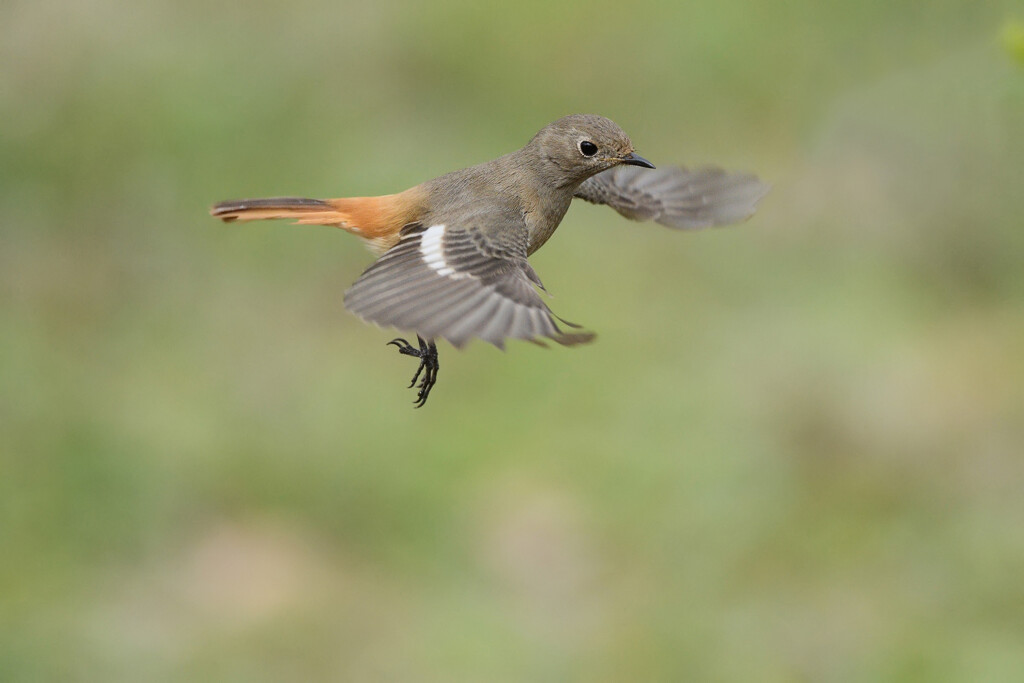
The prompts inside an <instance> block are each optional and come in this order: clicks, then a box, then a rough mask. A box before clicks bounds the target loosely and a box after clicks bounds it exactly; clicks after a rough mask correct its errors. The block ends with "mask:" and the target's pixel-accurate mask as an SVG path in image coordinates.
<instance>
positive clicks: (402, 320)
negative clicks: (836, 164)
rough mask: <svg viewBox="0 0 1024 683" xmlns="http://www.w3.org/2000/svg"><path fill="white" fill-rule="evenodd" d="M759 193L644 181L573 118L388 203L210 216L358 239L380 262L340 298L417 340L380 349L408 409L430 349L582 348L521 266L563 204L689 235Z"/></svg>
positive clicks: (690, 174) (722, 178)
mask: <svg viewBox="0 0 1024 683" xmlns="http://www.w3.org/2000/svg"><path fill="white" fill-rule="evenodd" d="M767 191H768V186H767V185H765V184H764V183H762V182H760V181H759V180H758V179H757V178H756V177H755V176H753V175H750V174H738V173H726V172H724V171H721V170H719V169H715V168H706V169H698V170H695V171H688V170H686V169H684V168H678V167H673V168H668V169H657V170H656V169H655V168H654V165H653V164H652V163H651V162H649V161H647V160H646V159H644V158H643V157H640V156H638V155H637V154H636V153H635V152H634V151H633V143H632V142H630V140H629V137H628V136H627V135H626V134H625V133H624V132H623V131H622V129H621V128H619V127H618V126H617V125H615V123H613V122H612V121H610V120H608V119H606V118H604V117H602V116H595V115H591V114H576V115H572V116H566V117H563V118H561V119H558V120H557V121H555V122H554V123H551V124H549V125H547V126H545V127H544V128H542V129H541V130H540V132H539V133H537V134H536V135H535V136H534V137H533V139H532V140H530V142H529V143H527V145H526V146H525V147H523V148H522V149H520V150H518V151H515V152H512V153H511V154H506V155H505V156H503V157H500V158H498V159H495V160H493V161H488V162H487V163H483V164H480V165H478V166H471V167H470V168H465V169H462V170H461V171H454V172H452V173H448V174H447V175H443V176H441V177H439V178H435V179H433V180H428V181H427V182H425V183H421V184H419V185H416V186H415V187H412V188H410V189H408V190H405V191H404V192H399V193H398V194H391V195H383V196H379V197H345V198H341V199H305V198H300V197H274V198H270V199H239V200H231V201H225V202H220V203H219V204H216V205H215V206H214V207H213V208H212V209H211V210H210V213H211V215H213V216H216V217H217V218H220V219H221V220H223V221H225V222H230V221H236V220H238V221H248V220H258V219H264V218H292V219H295V220H296V222H298V223H302V224H314V225H333V226H335V227H339V228H342V229H344V230H347V231H348V232H351V233H353V234H354V235H357V236H359V237H361V238H363V239H364V240H365V241H366V242H367V244H368V245H369V246H370V248H371V249H372V250H374V251H375V252H376V253H378V254H380V257H379V258H378V259H377V261H376V262H374V263H373V265H371V266H370V267H369V268H368V269H367V270H366V271H365V272H364V273H363V274H362V276H360V278H359V279H358V280H356V282H355V284H353V285H352V287H351V288H350V289H349V290H348V292H346V293H345V305H346V306H347V307H348V309H349V310H351V311H352V312H353V313H355V314H356V315H358V316H360V317H361V318H363V320H366V321H369V322H372V323H376V324H378V325H384V326H392V327H396V328H398V329H399V330H407V331H409V332H413V333H415V334H416V335H417V339H418V341H419V344H418V346H417V347H414V346H413V345H411V344H410V343H409V342H408V341H406V340H405V339H402V338H398V339H394V340H392V341H390V342H388V343H389V344H394V345H395V346H397V347H398V350H399V352H400V353H403V354H405V355H409V356H415V357H416V358H419V359H420V364H419V367H418V369H417V370H416V374H415V375H414V376H413V379H412V383H411V384H410V385H409V386H410V387H413V386H417V385H416V382H417V380H420V383H419V385H418V386H417V389H418V394H417V398H416V401H415V403H416V406H417V407H420V406H422V405H423V404H424V403H425V402H426V400H427V397H428V396H429V395H430V390H431V388H432V387H433V386H434V383H435V382H436V381H437V370H438V367H439V365H438V360H437V347H436V346H435V344H434V340H435V339H438V338H444V339H447V340H448V341H449V342H451V344H452V345H453V346H455V347H459V348H461V347H462V346H464V345H465V344H466V343H467V342H468V341H469V340H470V339H472V338H474V337H479V338H480V339H483V340H485V341H488V342H490V343H492V344H494V345H495V346H497V347H498V348H504V344H505V340H506V339H524V340H527V341H532V342H534V343H541V341H540V340H541V339H543V338H548V339H552V340H554V341H556V342H558V343H559V344H563V345H566V346H572V345H575V344H582V343H585V342H589V341H591V340H592V339H593V338H594V335H593V333H590V332H583V331H580V329H579V327H578V326H577V325H573V324H571V323H568V322H566V321H565V320H562V319H561V318H558V317H557V316H556V315H555V314H554V313H552V312H551V309H549V308H548V307H547V305H546V304H545V303H544V301H543V300H542V299H541V297H540V294H538V292H537V289H538V288H539V289H541V290H543V289H544V286H543V285H542V284H541V281H540V278H539V277H538V276H537V273H536V272H535V271H534V270H533V268H532V267H531V266H530V264H529V262H528V261H527V260H526V257H527V256H529V255H530V254H532V253H533V252H535V251H537V249H540V247H541V246H543V244H544V243H545V242H546V241H547V240H548V238H549V237H551V235H552V233H554V231H555V228H557V227H558V224H559V223H560V222H561V221H562V217H563V216H564V215H565V212H566V211H567V210H568V209H569V204H571V203H572V200H573V198H574V197H578V198H580V199H583V200H585V201H588V202H592V203H594V204H607V205H608V206H610V207H612V208H613V209H615V210H616V211H618V212H619V213H621V214H622V215H623V216H625V217H627V218H631V219H633V220H638V221H645V220H654V221H657V222H658V223H661V224H662V225H665V226H668V227H670V228H677V229H690V228H703V227H708V226H713V225H724V224H727V223H734V222H736V221H740V220H743V219H745V218H748V217H749V216H751V215H752V214H753V213H754V209H755V207H756V205H757V202H758V201H759V200H760V199H761V198H762V197H763V196H764V195H765V193H766V192H767ZM559 323H562V324H563V325H565V326H566V327H568V328H570V329H571V330H572V331H563V330H562V328H561V327H560V326H559ZM542 345H543V344H542ZM421 375H422V379H420V377H421Z"/></svg>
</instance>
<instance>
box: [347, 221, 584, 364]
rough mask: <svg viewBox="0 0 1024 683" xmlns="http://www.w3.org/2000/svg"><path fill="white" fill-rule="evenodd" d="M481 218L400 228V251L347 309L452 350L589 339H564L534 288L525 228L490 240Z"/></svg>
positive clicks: (364, 283) (361, 285) (378, 267)
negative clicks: (479, 344) (472, 344)
mask: <svg viewBox="0 0 1024 683" xmlns="http://www.w3.org/2000/svg"><path fill="white" fill-rule="evenodd" d="M481 219H486V217H485V216H482V217H477V219H476V220H470V221H466V222H465V224H464V225H445V224H437V225H429V226H428V225H420V224H412V225H408V226H406V227H405V228H404V229H403V234H402V237H401V239H400V241H399V242H398V244H397V245H395V246H394V247H392V248H391V249H390V250H388V251H387V252H386V253H385V254H384V255H383V256H381V257H380V258H379V259H378V260H377V261H376V262H375V263H374V264H373V265H372V266H370V267H369V268H368V269H367V270H366V272H364V273H363V274H362V276H360V278H359V279H358V280H356V282H355V284H353V285H352V287H351V288H350V289H349V290H348V292H346V293H345V305H346V306H347V307H348V309H349V310H351V311H352V312H353V313H355V314H356V315H358V316H360V317H361V318H363V319H364V320H367V321H369V322H373V323H376V324H378V325H384V326H393V327H396V328H398V329H401V330H409V331H412V332H415V333H416V334H418V335H420V336H421V337H424V338H427V339H437V338H442V337H443V338H444V339H447V340H448V341H449V342H451V343H452V344H453V345H454V346H456V347H461V346H463V345H464V344H466V342H468V341H469V340H470V339H472V338H473V337H479V338H481V339H483V340H485V341H488V342H490V343H491V344H494V345H495V346H497V347H499V348H504V344H505V340H506V339H509V338H513V339H525V340H531V341H537V340H538V339H539V338H543V337H547V338H550V339H553V340H554V341H556V342H558V343H559V344H565V345H573V344H580V343H584V342H588V341H590V340H591V339H593V337H594V335H593V334H592V333H589V332H578V333H566V332H563V331H562V330H561V329H560V328H559V326H558V324H557V323H556V320H559V319H557V318H556V316H555V315H554V314H553V313H552V312H551V310H550V309H549V308H548V307H547V306H546V305H545V304H544V302H543V301H542V300H541V298H540V295H539V294H538V293H537V290H536V289H534V285H538V286H539V285H540V280H539V278H538V277H537V274H536V273H535V272H534V270H533V268H532V267H530V264H529V263H528V262H527V261H526V245H527V229H526V226H525V224H521V223H520V224H513V226H512V227H510V228H509V227H506V228H503V229H502V230H501V231H497V232H496V234H495V236H489V235H488V234H485V233H484V231H482V230H481V229H480V227H479V225H480V222H479V220H481ZM506 225H507V223H506ZM561 322H563V323H565V321H561ZM565 324H567V325H569V323H565Z"/></svg>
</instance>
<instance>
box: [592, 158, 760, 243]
mask: <svg viewBox="0 0 1024 683" xmlns="http://www.w3.org/2000/svg"><path fill="white" fill-rule="evenodd" d="M768 189H769V186H768V185H767V184H765V183H762V182H761V181H760V180H758V179H757V176H754V175H752V174H749V173H726V172H725V171H723V170H722V169H720V168H699V169H696V170H693V171H691V170H688V169H685V168H681V167H678V166H673V167H665V168H656V169H649V168H640V167H638V166H616V167H615V168H611V169H608V170H607V171H604V172H602V173H598V174H597V175H595V176H591V177H590V178H588V179H587V180H585V181H584V182H583V184H582V185H580V187H579V189H578V190H577V191H576V196H577V197H579V198H580V199H584V200H586V201H588V202H591V203H593V204H607V205H608V206H610V207H612V208H613V209H615V210H616V211H618V212H619V213H621V214H622V215H623V216H625V217H626V218H630V219H632V220H635V221H647V220H653V221H656V222H658V223H661V224H662V225H664V226H667V227H670V228H677V229H694V228H708V227H711V226H715V225H728V224H729V223H736V222H738V221H742V220H744V219H746V218H749V217H750V216H751V215H752V214H753V213H754V210H755V208H756V207H757V202H758V201H759V200H760V199H761V198H762V197H764V196H765V194H767V192H768Z"/></svg>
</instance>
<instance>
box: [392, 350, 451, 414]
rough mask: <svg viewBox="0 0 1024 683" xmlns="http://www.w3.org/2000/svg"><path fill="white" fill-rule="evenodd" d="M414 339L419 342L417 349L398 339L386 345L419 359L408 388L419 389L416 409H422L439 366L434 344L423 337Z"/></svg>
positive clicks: (432, 386)
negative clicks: (417, 383)
mask: <svg viewBox="0 0 1024 683" xmlns="http://www.w3.org/2000/svg"><path fill="white" fill-rule="evenodd" d="M416 339H418V340H419V342H420V347H419V348H418V349H417V348H416V347H415V346H413V345H412V344H410V343H409V342H407V341H406V340H404V339H402V338H401V337H399V338H398V339H392V340H391V341H389V342H388V344H394V345H395V346H397V347H398V352H399V353H401V354H404V355H406V356H414V357H416V358H419V359H420V366H419V367H418V368H416V374H415V375H413V376H412V382H410V383H409V388H410V389H411V388H412V387H414V386H416V387H417V388H418V389H419V393H418V394H417V396H416V401H415V404H416V407H417V408H422V407H423V405H424V404H425V403H426V402H427V397H428V396H430V390H431V389H433V388H434V384H436V383H437V369H438V368H439V367H441V366H440V364H439V363H438V362H437V347H436V346H434V342H433V341H432V340H431V341H429V342H428V341H424V340H423V337H421V336H419V335H416ZM421 374H422V375H423V379H422V380H420V383H419V385H418V386H417V385H416V380H418V379H420V375H421Z"/></svg>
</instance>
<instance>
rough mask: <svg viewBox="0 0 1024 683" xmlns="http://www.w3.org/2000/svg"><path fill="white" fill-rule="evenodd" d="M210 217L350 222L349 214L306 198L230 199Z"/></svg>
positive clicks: (335, 223)
mask: <svg viewBox="0 0 1024 683" xmlns="http://www.w3.org/2000/svg"><path fill="white" fill-rule="evenodd" d="M210 215H211V216H215V217H217V218H219V219H221V220H222V221H224V222H225V223H231V222H232V221H258V220H262V219H264V218H294V219H295V220H296V221H297V222H298V223H302V224H304V225H337V226H341V225H343V224H345V223H347V222H348V218H349V217H348V215H347V213H343V212H341V211H339V210H338V207H336V206H334V205H333V204H332V203H331V202H329V201H325V200H323V199H306V198H304V197H270V198H269V199H229V200H228V201H225V202H218V203H217V204H214V205H213V207H212V208H211V209H210Z"/></svg>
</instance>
